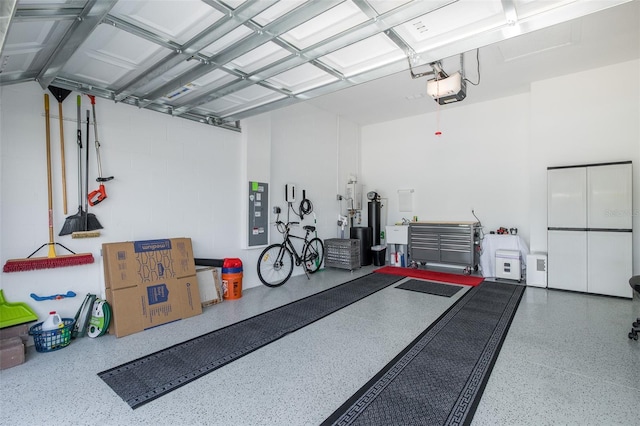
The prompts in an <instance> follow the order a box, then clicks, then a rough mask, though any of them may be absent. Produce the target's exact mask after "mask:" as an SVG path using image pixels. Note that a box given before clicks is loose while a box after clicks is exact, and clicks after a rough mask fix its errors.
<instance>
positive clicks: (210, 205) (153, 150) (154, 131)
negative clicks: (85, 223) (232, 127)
mask: <svg viewBox="0 0 640 426" xmlns="http://www.w3.org/2000/svg"><path fill="white" fill-rule="evenodd" d="M44 93H45V92H44V91H43V90H42V89H41V88H40V86H39V85H37V84H35V83H25V84H19V85H10V86H4V87H2V88H0V96H1V104H2V109H1V115H0V155H1V159H0V164H1V176H2V177H1V181H0V182H1V184H2V186H1V187H0V191H1V194H0V196H1V200H2V206H1V209H0V211H1V213H0V214H1V215H0V217H1V219H2V222H1V223H0V258H1V259H2V262H3V264H4V262H5V261H6V260H7V259H15V258H24V257H27V256H28V255H29V254H30V253H31V252H32V251H34V250H35V249H37V248H38V247H39V246H40V245H41V244H44V243H46V242H48V219H47V217H48V213H47V178H46V154H45V152H46V150H45V119H44V106H43V94H44ZM76 95H77V94H76V93H72V94H71V95H70V96H69V97H68V98H67V99H66V100H65V101H64V103H63V108H64V117H65V127H64V130H65V140H66V144H65V151H66V168H67V173H66V174H67V181H68V182H67V191H68V214H67V216H70V215H73V214H75V213H76V212H77V207H78V201H77V200H78V199H77V183H76V182H77V179H76V176H77V166H76V165H77V150H76V142H75V141H76V137H75V135H76ZM50 102H51V115H52V118H51V145H52V162H53V164H54V167H53V188H54V198H53V200H54V231H55V235H56V238H55V240H56V242H59V243H61V244H64V245H65V246H67V247H68V248H69V249H71V250H73V251H75V252H77V253H84V252H90V253H92V254H93V255H94V258H95V260H96V262H95V263H94V264H91V265H83V266H74V267H66V268H60V269H48V270H40V271H29V272H16V273H2V274H0V288H2V289H3V290H4V293H5V297H6V298H7V300H9V301H23V302H27V303H29V305H30V306H32V307H33V308H34V310H35V311H36V312H37V313H38V314H39V315H40V316H42V315H44V314H46V313H48V312H49V311H50V310H54V309H55V310H57V311H58V312H60V313H61V314H62V315H63V316H73V315H74V314H75V311H76V310H77V308H78V306H79V304H80V302H81V298H82V297H83V295H84V294H85V293H88V292H91V293H97V294H102V292H103V287H104V278H103V272H102V259H101V257H100V248H101V244H102V243H105V242H114V241H130V240H144V239H155V238H167V237H180V236H187V237H191V238H192V240H193V247H194V252H195V255H196V257H205V258H224V257H240V258H242V257H243V253H244V251H243V250H241V237H240V234H241V226H242V224H241V219H240V214H239V213H240V212H239V210H240V207H239V206H240V205H241V194H242V191H243V190H245V188H244V186H242V185H241V167H239V166H238V165H239V164H241V161H242V158H241V137H240V133H237V132H232V131H228V130H222V129H217V128H214V127H211V126H205V125H202V124H199V123H194V122H191V121H188V120H184V119H180V118H170V117H168V116H166V115H163V114H159V113H156V112H151V111H147V110H141V109H138V108H135V107H131V106H128V105H124V104H115V103H113V102H110V101H107V100H104V99H97V105H96V109H97V111H96V112H97V115H98V138H99V140H100V142H101V144H102V147H101V155H102V166H103V172H104V174H105V175H114V176H115V179H114V180H113V181H110V182H107V183H106V184H105V186H106V189H107V194H108V198H107V199H106V200H105V201H103V202H102V203H101V204H98V205H96V206H95V207H93V208H90V212H91V213H94V214H95V215H96V217H97V218H98V220H99V221H100V223H101V224H102V225H103V227H104V229H103V230H102V231H101V234H102V235H101V237H100V238H85V239H72V238H71V236H63V237H58V236H57V234H58V232H60V229H61V228H62V225H63V224H64V222H65V215H64V213H63V208H62V195H61V177H60V176H61V172H60V164H61V161H60V143H59V127H58V119H57V116H58V103H57V101H56V100H55V98H53V96H50ZM82 102H83V104H82V116H83V117H85V109H90V108H91V105H90V102H89V99H88V97H86V96H84V97H83V99H82ZM84 128H85V125H84V124H83V125H82V129H83V130H82V131H83V133H84V132H85V130H84ZM90 131H91V143H90V146H89V148H90V163H89V166H90V180H89V186H90V190H94V189H97V188H98V184H97V182H96V181H95V177H96V175H97V173H96V172H97V167H96V159H95V147H94V144H93V127H91V129H90ZM83 139H84V137H83ZM83 164H84V153H83ZM56 251H57V253H58V254H65V253H66V251H65V250H63V249H62V248H61V247H58V248H57V250H56ZM46 254H47V251H46V248H44V249H43V250H42V251H41V252H39V253H38V254H37V255H36V256H46ZM69 290H72V291H75V292H76V293H78V294H79V295H80V297H76V298H73V299H64V300H60V301H51V302H36V301H34V300H33V299H31V297H30V296H29V295H30V293H32V292H33V293H35V294H37V295H39V296H48V295H53V294H64V293H66V292H67V291H69ZM78 299H80V300H78Z"/></svg>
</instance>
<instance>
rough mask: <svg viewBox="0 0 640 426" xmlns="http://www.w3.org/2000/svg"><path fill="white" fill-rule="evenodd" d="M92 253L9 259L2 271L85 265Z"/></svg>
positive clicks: (90, 259) (91, 258)
mask: <svg viewBox="0 0 640 426" xmlns="http://www.w3.org/2000/svg"><path fill="white" fill-rule="evenodd" d="M93 262H94V259H93V254H91V253H80V254H69V255H62V256H56V257H32V258H27V259H9V260H7V263H5V265H4V268H3V272H22V271H34V270H37V269H52V268H63V267H65V266H76V265H87V264H89V263H93Z"/></svg>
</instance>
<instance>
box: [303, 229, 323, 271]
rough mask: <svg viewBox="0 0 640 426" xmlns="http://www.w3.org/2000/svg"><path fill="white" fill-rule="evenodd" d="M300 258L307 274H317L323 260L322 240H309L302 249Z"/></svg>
mask: <svg viewBox="0 0 640 426" xmlns="http://www.w3.org/2000/svg"><path fill="white" fill-rule="evenodd" d="M302 258H303V259H304V267H305V268H306V269H307V271H308V272H310V273H312V274H313V273H314V272H318V270H319V269H320V266H322V261H323V260H324V244H322V240H321V239H320V238H313V239H311V241H309V244H307V245H306V246H305V248H304V253H303V254H302Z"/></svg>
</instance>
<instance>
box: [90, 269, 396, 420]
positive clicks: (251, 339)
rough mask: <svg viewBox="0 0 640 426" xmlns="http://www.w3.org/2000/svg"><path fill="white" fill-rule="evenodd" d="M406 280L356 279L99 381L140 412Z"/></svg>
mask: <svg viewBox="0 0 640 426" xmlns="http://www.w3.org/2000/svg"><path fill="white" fill-rule="evenodd" d="M402 279H404V277H401V276H394V275H388V274H369V275H366V276H364V277H360V278H356V279H354V280H351V281H348V282H346V283H344V284H340V285H338V286H336V287H332V288H330V289H327V290H324V291H322V292H320V293H316V294H314V295H311V296H308V297H306V298H304V299H300V300H297V301H294V302H291V303H289V304H287V305H284V306H280V307H278V308H275V309H273V310H271V311H267V312H264V313H262V314H260V315H256V316H254V317H251V318H248V319H246V320H243V321H240V322H238V323H235V324H232V325H229V326H227V327H224V328H221V329H219V330H215V331H212V332H210V333H207V334H205V335H203V336H200V337H196V338H194V339H191V340H188V341H186V342H183V343H179V344H177V345H174V346H171V347H169V348H167V349H163V350H161V351H158V352H155V353H153V354H150V355H147V356H145V357H142V358H139V359H137V360H134V361H131V362H128V363H126V364H123V365H120V366H118V367H114V368H111V369H109V370H106V371H103V372H101V373H98V376H99V377H100V378H101V379H102V380H104V381H105V382H106V383H107V384H108V385H109V386H110V387H111V388H112V389H113V390H114V391H115V393H117V394H118V395H119V396H120V397H121V398H122V399H123V400H125V402H126V403H127V404H129V405H130V406H131V408H134V409H135V408H138V407H139V406H141V405H143V404H146V403H147V402H149V401H152V400H154V399H156V398H159V397H161V396H162V395H165V394H167V393H169V392H171V391H173V390H174V389H177V388H179V387H181V386H184V385H186V384H187V383H189V382H192V381H194V380H196V379H198V378H199V377H202V376H204V375H206V374H209V373H211V372H212V371H215V370H216V369H218V368H220V367H222V366H224V365H226V364H228V363H230V362H232V361H235V360H236V359H238V358H241V357H243V356H244V355H247V354H248V353H251V352H253V351H255V350H256V349H259V348H261V347H263V346H265V345H268V344H269V343H271V342H274V341H275V340H277V339H279V338H281V337H283V336H285V335H287V334H289V333H292V332H294V331H296V330H299V329H300V328H302V327H305V326H307V325H309V324H311V323H313V322H315V321H317V320H319V319H321V318H323V317H325V316H327V315H329V314H332V313H334V312H336V311H338V310H340V309H342V308H344V307H346V306H348V305H350V304H352V303H354V302H357V301H358V300H361V299H363V298H365V297H367V296H370V295H371V294H373V293H375V292H377V291H379V290H382V289H383V288H385V287H388V286H390V285H391V284H393V283H396V282H398V281H399V280H402Z"/></svg>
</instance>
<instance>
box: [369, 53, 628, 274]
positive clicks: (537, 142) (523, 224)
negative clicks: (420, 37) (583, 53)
mask: <svg viewBox="0 0 640 426" xmlns="http://www.w3.org/2000/svg"><path fill="white" fill-rule="evenodd" d="M639 82H640V71H639V62H638V61H631V62H625V63H620V64H616V65H612V66H608V67H604V68H598V69H594V70H590V71H586V72H581V73H577V74H571V75H566V76H563V77H559V78H554V79H550V80H545V81H540V82H535V83H533V84H532V86H531V91H530V93H528V94H523V95H517V96H513V97H507V98H502V99H498V100H495V101H491V102H486V103H481V104H469V105H458V107H457V108H453V109H447V108H446V107H442V109H441V117H440V130H441V131H442V136H440V137H436V136H435V135H434V132H435V130H436V120H437V116H436V114H435V113H434V114H424V115H419V116H415V117H409V118H404V119H401V120H394V121H390V122H386V123H380V124H375V125H370V126H364V127H363V128H362V141H361V144H362V154H361V155H362V160H361V161H362V175H363V179H364V181H365V182H366V184H367V185H368V187H369V188H371V189H374V188H375V189H376V190H377V191H378V192H380V193H381V194H382V195H383V196H385V197H388V206H387V207H388V223H393V222H396V221H398V220H400V219H401V218H402V217H406V218H410V217H412V216H414V215H416V216H418V217H419V219H420V220H473V219H474V218H473V216H472V215H471V211H470V210H471V208H474V209H475V212H476V215H477V216H478V217H479V218H480V219H481V220H482V223H483V225H484V227H485V228H484V230H485V232H486V233H488V232H489V231H491V230H496V229H497V228H498V227H500V226H505V227H507V228H510V227H517V228H518V230H519V233H520V234H521V235H522V236H523V238H524V239H525V240H526V241H527V242H528V243H529V244H530V248H531V249H532V250H533V251H542V252H544V251H546V247H547V246H546V214H547V212H546V190H547V188H546V169H547V167H549V166H557V165H569V164H584V163H597V162H609V161H622V160H631V161H633V162H634V184H635V186H634V209H633V211H632V212H630V214H633V224H634V225H633V226H634V271H635V273H636V274H637V273H638V271H639V270H640V214H638V211H639V210H640V208H639V207H638V206H640V183H638V182H640V179H639V178H638V177H639V173H640V132H639V122H640V120H639V119H638V117H640V88H639ZM469 96H472V94H471V93H470V94H469ZM408 188H412V189H414V190H415V192H414V210H413V211H412V212H399V211H398V196H397V191H398V190H399V189H408Z"/></svg>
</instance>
